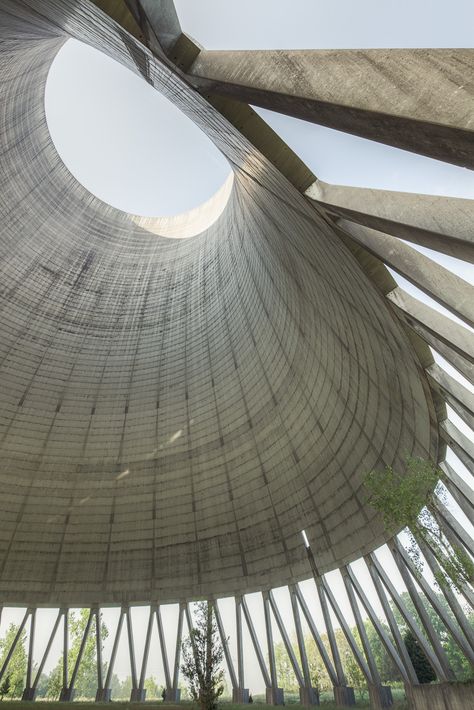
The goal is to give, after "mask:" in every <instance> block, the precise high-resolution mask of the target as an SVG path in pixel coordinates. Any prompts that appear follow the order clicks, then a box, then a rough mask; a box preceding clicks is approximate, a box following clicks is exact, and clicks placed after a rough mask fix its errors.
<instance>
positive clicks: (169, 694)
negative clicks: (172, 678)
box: [163, 688, 181, 703]
mask: <svg viewBox="0 0 474 710" xmlns="http://www.w3.org/2000/svg"><path fill="white" fill-rule="evenodd" d="M180 700H181V690H180V688H166V693H165V697H164V698H163V702H164V703H179V702H180Z"/></svg>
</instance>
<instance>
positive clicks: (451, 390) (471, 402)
mask: <svg viewBox="0 0 474 710" xmlns="http://www.w3.org/2000/svg"><path fill="white" fill-rule="evenodd" d="M426 374H427V376H428V382H429V383H430V386H431V388H432V389H435V390H436V391H437V392H439V393H440V394H441V396H442V397H444V399H445V400H446V402H447V404H449V406H450V407H452V408H453V409H454V411H455V412H456V414H458V415H459V416H460V417H461V419H463V421H464V422H465V423H466V424H467V425H468V426H469V427H471V429H474V394H472V392H470V391H469V390H468V389H467V388H466V387H464V386H463V385H461V384H460V383H459V382H458V381H457V380H455V379H454V377H451V375H448V373H447V372H446V371H445V370H443V368H442V367H440V366H439V365H437V364H436V363H433V365H430V367H428V368H427V370H426Z"/></svg>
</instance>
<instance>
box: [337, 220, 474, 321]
mask: <svg viewBox="0 0 474 710" xmlns="http://www.w3.org/2000/svg"><path fill="white" fill-rule="evenodd" d="M337 224H338V227H340V228H341V229H343V230H344V232H346V234H348V235H349V236H350V237H352V239H355V241H356V242H357V243H358V244H360V245H361V246H363V247H365V248H366V249H368V251H370V252H371V253H372V254H375V256H378V257H379V258H380V259H382V261H383V262H384V264H387V265H388V266H391V267H392V268H393V269H395V271H398V273H399V274H401V275H402V276H405V277H406V278H407V279H408V280H409V281H411V282H412V283H413V284H414V285H415V286H418V288H420V289H421V290H422V291H424V292H425V293H426V294H428V296H432V298H434V299H435V300H436V301H438V303H441V305H443V306H445V307H446V308H447V309H448V310H450V311H451V312H452V313H454V315H456V316H458V317H459V318H461V319H462V320H464V321H465V322H466V323H467V324H468V325H470V326H474V287H473V286H471V284H469V283H468V282H467V281H464V280H463V279H462V278H460V277H459V276H456V274H453V272H452V271H449V269H445V268H444V267H443V266H440V264H438V263H437V262H435V261H433V260H432V259H430V258H429V257H427V256H424V254H420V252H418V251H416V249H413V248H412V247H410V246H408V245H407V244H404V243H403V242H401V241H400V240H399V239H397V238H396V237H392V236H390V235H389V234H384V233H383V232H379V231H376V230H375V229H370V228H369V227H364V226H362V225H360V224H354V223H353V222H349V221H348V220H346V219H338V220H337Z"/></svg>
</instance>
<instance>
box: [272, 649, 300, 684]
mask: <svg viewBox="0 0 474 710" xmlns="http://www.w3.org/2000/svg"><path fill="white" fill-rule="evenodd" d="M292 645H293V647H295V646H296V644H295V643H293V644H292ZM275 666H276V671H277V678H278V685H279V687H280V688H284V689H285V690H286V691H288V692H290V693H297V692H298V681H297V680H296V676H295V673H294V671H293V667H292V665H291V663H290V659H289V656H288V654H287V652H286V648H285V644H284V643H283V641H280V643H276V644H275Z"/></svg>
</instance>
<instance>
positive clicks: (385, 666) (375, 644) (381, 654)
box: [364, 619, 402, 683]
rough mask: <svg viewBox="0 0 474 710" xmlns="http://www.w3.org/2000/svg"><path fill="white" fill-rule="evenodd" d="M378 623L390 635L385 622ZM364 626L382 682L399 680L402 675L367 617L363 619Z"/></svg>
mask: <svg viewBox="0 0 474 710" xmlns="http://www.w3.org/2000/svg"><path fill="white" fill-rule="evenodd" d="M380 623H381V626H382V627H383V629H384V631H385V632H386V634H387V636H388V637H390V629H389V627H388V626H387V624H386V623H384V622H382V621H380ZM364 626H365V631H366V633H367V638H368V640H369V644H370V648H371V650H372V655H373V657H374V661H375V665H376V666H377V668H378V670H379V673H380V678H381V680H382V683H393V682H399V681H401V680H402V677H401V675H400V671H399V670H398V668H397V666H396V664H395V662H394V660H393V658H392V657H391V656H390V655H389V654H388V653H387V649H386V648H385V646H384V645H383V643H382V640H381V638H380V636H379V635H378V633H377V631H376V630H375V628H374V627H373V626H372V624H371V622H370V621H369V620H368V619H366V620H365V622H364Z"/></svg>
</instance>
